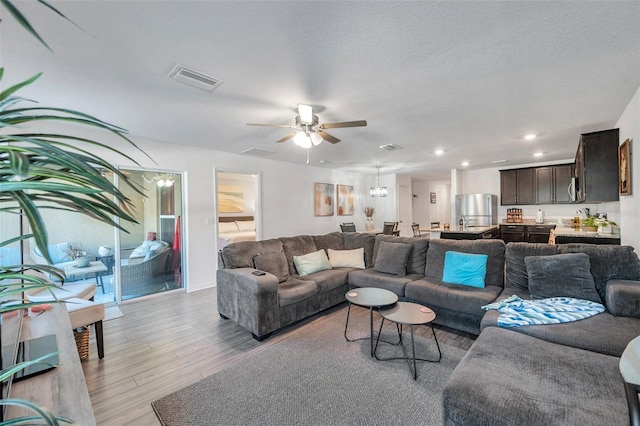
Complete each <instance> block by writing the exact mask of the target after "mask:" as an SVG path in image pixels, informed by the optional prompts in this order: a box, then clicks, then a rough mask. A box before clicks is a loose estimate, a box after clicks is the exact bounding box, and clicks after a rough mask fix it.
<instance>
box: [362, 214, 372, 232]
mask: <svg viewBox="0 0 640 426" xmlns="http://www.w3.org/2000/svg"><path fill="white" fill-rule="evenodd" d="M364 229H366V230H367V232H371V231H373V217H371V216H368V217H367V221H366V222H365V223H364Z"/></svg>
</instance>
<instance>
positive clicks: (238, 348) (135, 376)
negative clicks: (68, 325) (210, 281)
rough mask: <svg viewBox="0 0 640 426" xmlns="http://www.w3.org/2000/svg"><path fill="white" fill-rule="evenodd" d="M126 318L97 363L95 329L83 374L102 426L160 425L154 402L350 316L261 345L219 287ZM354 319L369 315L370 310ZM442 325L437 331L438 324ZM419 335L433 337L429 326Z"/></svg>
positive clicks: (453, 339) (108, 326)
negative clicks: (224, 315) (228, 311)
mask: <svg viewBox="0 0 640 426" xmlns="http://www.w3.org/2000/svg"><path fill="white" fill-rule="evenodd" d="M120 309H121V310H122V312H123V313H124V317H121V318H116V319H113V320H110V321H106V322H105V323H104V341H105V357H104V359H102V360H98V355H97V351H96V349H95V340H94V336H93V330H92V337H91V339H92V341H91V355H90V357H89V359H88V360H86V361H84V362H83V369H84V373H85V377H86V380H87V386H88V388H89V394H90V396H91V402H92V405H93V410H94V413H95V417H96V421H97V423H98V425H117V426H123V425H136V426H144V425H159V424H160V422H159V421H158V420H157V418H156V415H155V413H154V412H153V409H152V408H151V402H153V401H155V400H156V399H158V398H160V397H162V396H164V395H167V394H169V393H171V392H174V391H176V390H179V389H182V388H183V387H185V386H187V385H189V384H191V383H195V382H197V381H199V380H201V379H202V378H204V377H207V376H209V375H211V374H213V373H215V372H217V371H220V370H222V369H224V368H226V367H228V366H230V365H232V364H234V363H236V362H238V361H240V360H241V359H243V358H245V357H247V356H249V355H251V354H253V353H256V352H258V351H260V350H263V349H265V348H267V347H269V346H270V345H273V344H277V342H279V341H281V340H282V339H285V338H287V337H289V336H290V335H291V334H292V333H295V332H300V330H301V329H302V330H303V328H304V327H305V325H308V324H310V323H312V322H317V321H322V320H323V319H326V318H328V317H330V316H331V317H332V316H339V317H343V318H346V303H345V304H342V305H339V306H337V307H334V308H332V309H329V310H327V311H325V312H321V313H320V314H317V315H315V316H313V317H311V318H308V319H306V320H304V321H301V322H300V323H298V324H295V325H294V326H290V327H287V328H285V329H284V330H282V331H280V332H278V333H276V334H274V335H273V336H272V337H271V338H269V339H266V340H265V341H264V342H261V343H260V342H257V341H256V340H254V339H253V338H252V337H251V333H249V332H248V331H246V330H245V329H243V328H242V327H240V326H239V325H237V324H236V323H234V322H233V321H228V320H222V319H221V318H220V316H219V315H218V312H217V310H216V292H215V288H212V289H207V290H201V291H197V292H192V293H184V292H173V293H169V294H162V295H159V296H156V297H153V298H151V299H147V300H141V301H137V302H133V303H128V304H124V305H121V306H120ZM351 315H363V316H368V311H367V310H365V309H352V310H351ZM436 327H437V326H436ZM416 333H421V334H424V335H425V336H431V331H430V330H429V329H428V328H426V327H417V328H416ZM436 333H437V335H438V340H439V341H440V342H442V343H446V344H448V345H451V346H456V347H459V348H463V349H468V348H469V347H470V346H471V344H472V343H473V338H474V337H473V336H472V335H469V334H467V333H462V332H458V331H455V330H451V329H447V328H443V327H437V328H436Z"/></svg>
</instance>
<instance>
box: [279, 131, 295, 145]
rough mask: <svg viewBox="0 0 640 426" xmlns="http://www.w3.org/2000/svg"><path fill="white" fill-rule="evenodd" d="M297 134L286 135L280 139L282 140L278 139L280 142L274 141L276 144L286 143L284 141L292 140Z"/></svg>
mask: <svg viewBox="0 0 640 426" xmlns="http://www.w3.org/2000/svg"><path fill="white" fill-rule="evenodd" d="M297 134H298V132H293V133H289V134H288V135H287V136H285V137H284V138H282V139H280V140H278V141H276V143H282V142H286V141H288V140H289V139H291V138H293V137H294V136H295V135H297Z"/></svg>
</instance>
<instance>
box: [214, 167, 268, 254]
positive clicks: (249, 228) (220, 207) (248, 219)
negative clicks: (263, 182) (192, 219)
mask: <svg viewBox="0 0 640 426" xmlns="http://www.w3.org/2000/svg"><path fill="white" fill-rule="evenodd" d="M215 188H216V215H215V216H216V218H217V237H218V243H217V249H218V250H222V249H223V248H224V247H225V246H227V245H228V244H231V243H236V242H240V241H255V240H260V236H261V233H262V229H261V221H260V211H259V205H260V202H259V200H260V196H259V191H260V174H259V173H250V172H237V171H223V170H218V171H216V173H215Z"/></svg>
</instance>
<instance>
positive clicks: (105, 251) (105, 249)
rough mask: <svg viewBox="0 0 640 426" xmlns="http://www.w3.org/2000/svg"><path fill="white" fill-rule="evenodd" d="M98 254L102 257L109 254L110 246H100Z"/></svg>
mask: <svg viewBox="0 0 640 426" xmlns="http://www.w3.org/2000/svg"><path fill="white" fill-rule="evenodd" d="M98 254H99V255H100V256H102V257H105V256H109V255H110V254H111V247H109V246H100V247H99V248H98Z"/></svg>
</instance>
